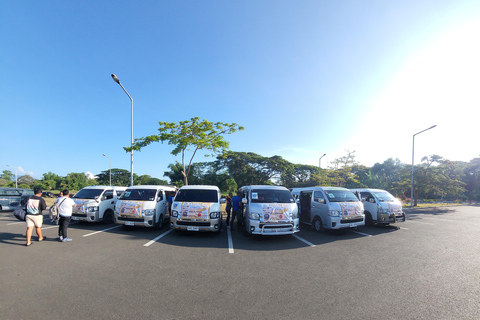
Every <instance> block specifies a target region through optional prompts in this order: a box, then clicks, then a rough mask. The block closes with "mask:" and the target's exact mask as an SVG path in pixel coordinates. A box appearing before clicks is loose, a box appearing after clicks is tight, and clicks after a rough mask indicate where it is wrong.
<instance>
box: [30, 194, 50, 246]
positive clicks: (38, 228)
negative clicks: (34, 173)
mask: <svg viewBox="0 0 480 320" xmlns="http://www.w3.org/2000/svg"><path fill="white" fill-rule="evenodd" d="M42 191H43V190H42V189H40V188H35V189H33V193H34V194H35V195H33V196H31V197H30V198H29V199H28V200H27V203H26V209H27V213H26V215H25V222H26V223H27V232H26V235H27V243H26V244H25V245H26V246H27V247H28V246H30V245H31V244H32V233H33V227H35V232H36V233H37V236H38V241H43V240H45V239H46V238H47V237H44V236H42V224H43V215H42V211H43V210H45V209H47V204H46V203H45V199H43V198H42Z"/></svg>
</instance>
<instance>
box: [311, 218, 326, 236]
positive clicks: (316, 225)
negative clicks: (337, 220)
mask: <svg viewBox="0 0 480 320" xmlns="http://www.w3.org/2000/svg"><path fill="white" fill-rule="evenodd" d="M312 227H313V230H315V232H319V233H320V232H323V231H324V228H323V223H322V219H320V218H319V217H315V218H313V221H312Z"/></svg>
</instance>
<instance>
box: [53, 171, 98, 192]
mask: <svg viewBox="0 0 480 320" xmlns="http://www.w3.org/2000/svg"><path fill="white" fill-rule="evenodd" d="M96 182H97V181H96V180H95V179H89V178H88V177H87V175H86V174H85V173H83V172H78V173H76V172H71V173H69V174H68V175H67V176H66V177H65V179H63V180H62V182H61V183H60V187H61V189H68V190H69V191H73V192H77V191H79V190H81V189H83V188H85V187H87V186H91V185H95V184H96Z"/></svg>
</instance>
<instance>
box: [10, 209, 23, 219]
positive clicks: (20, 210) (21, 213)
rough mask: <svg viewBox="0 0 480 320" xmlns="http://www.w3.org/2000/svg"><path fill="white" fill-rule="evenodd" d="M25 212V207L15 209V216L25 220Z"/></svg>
mask: <svg viewBox="0 0 480 320" xmlns="http://www.w3.org/2000/svg"><path fill="white" fill-rule="evenodd" d="M25 214H26V212H25V209H23V208H18V209H15V210H14V211H13V215H14V216H15V218H17V219H18V220H20V221H25Z"/></svg>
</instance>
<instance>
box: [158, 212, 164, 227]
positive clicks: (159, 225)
mask: <svg viewBox="0 0 480 320" xmlns="http://www.w3.org/2000/svg"><path fill="white" fill-rule="evenodd" d="M162 227H163V214H161V215H160V218H158V223H157V229H159V230H160V229H162Z"/></svg>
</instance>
